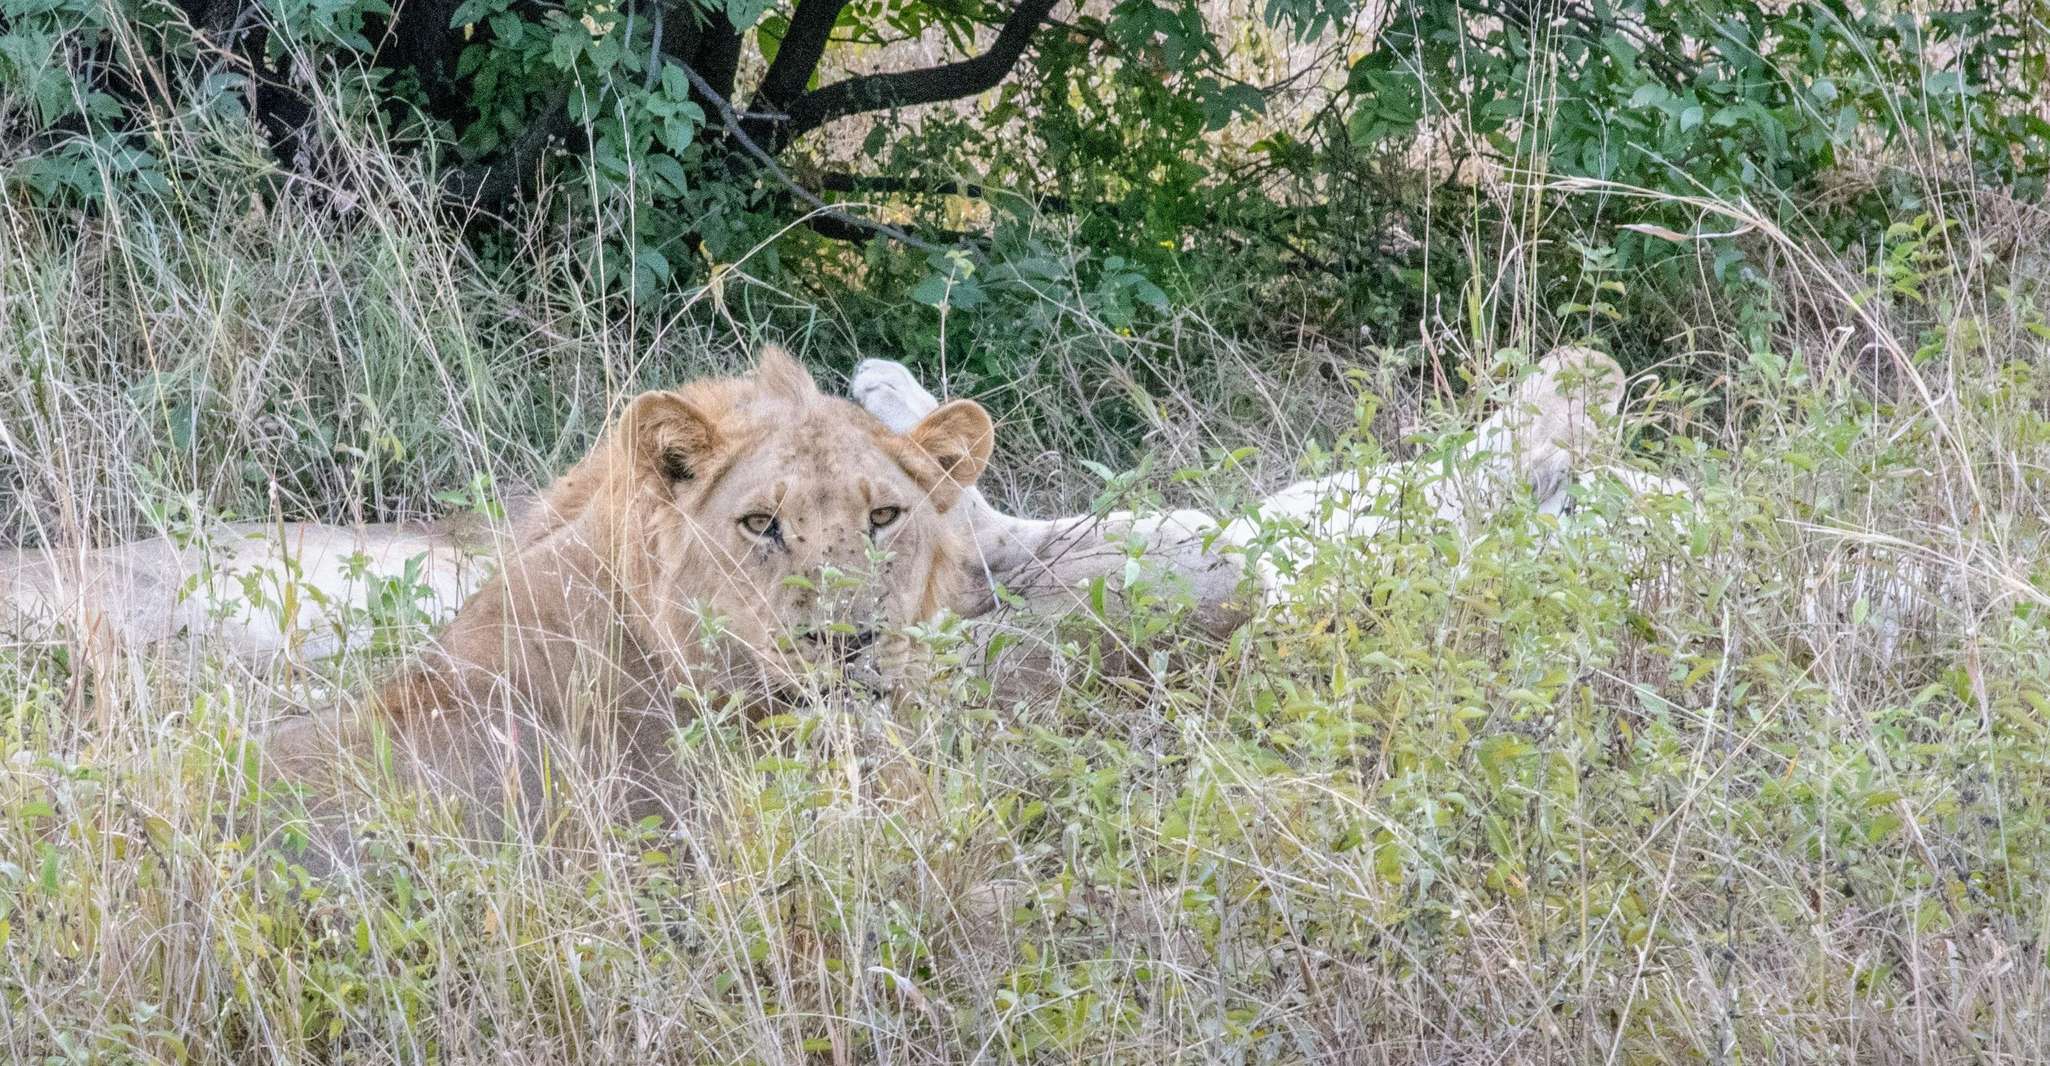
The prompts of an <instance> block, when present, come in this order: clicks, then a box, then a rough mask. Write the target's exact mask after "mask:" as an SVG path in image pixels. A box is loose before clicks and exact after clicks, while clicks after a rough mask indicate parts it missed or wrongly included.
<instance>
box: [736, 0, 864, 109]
mask: <svg viewBox="0 0 2050 1066" xmlns="http://www.w3.org/2000/svg"><path fill="white" fill-rule="evenodd" d="M846 8H847V0H798V4H797V10H796V11H794V12H792V13H791V15H790V29H789V30H788V31H787V32H785V33H784V34H783V43H782V44H780V45H778V46H777V47H776V61H775V62H773V63H770V64H769V72H768V73H767V74H765V75H763V76H762V83H761V84H760V85H759V86H757V87H756V88H755V96H754V103H752V104H750V105H749V106H748V110H750V111H781V110H783V109H784V108H786V107H789V106H790V102H791V101H793V100H795V99H797V97H798V96H799V95H800V94H802V93H803V92H804V87H805V86H806V85H807V84H809V83H810V82H811V75H812V72H813V71H815V70H817V69H818V66H819V57H821V56H823V55H825V54H826V42H827V40H828V39H829V38H831V37H832V34H833V27H834V26H835V25H836V24H838V23H839V21H840V12H841V11H843V10H846Z"/></svg>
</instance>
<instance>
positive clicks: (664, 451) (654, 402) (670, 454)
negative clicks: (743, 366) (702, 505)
mask: <svg viewBox="0 0 2050 1066" xmlns="http://www.w3.org/2000/svg"><path fill="white" fill-rule="evenodd" d="M620 423H621V425H620V429H621V434H620V439H621V441H622V442H623V443H624V444H625V446H626V449H627V453H628V459H629V461H630V462H632V463H633V464H634V465H635V466H636V467H637V468H639V469H640V470H641V471H643V472H645V473H648V474H652V475H654V476H656V477H659V478H661V479H662V480H663V481H665V482H670V483H674V482H678V481H691V480H695V479H696V478H697V477H698V476H699V475H700V474H701V473H703V472H704V471H705V467H706V466H707V465H708V464H709V463H711V461H712V460H713V459H714V457H716V456H717V454H718V453H719V450H720V448H721V447H722V446H723V445H724V443H725V435H724V434H722V433H721V432H720V431H719V424H718V422H717V420H716V419H715V418H714V416H713V415H712V413H711V412H709V411H707V410H705V409H704V408H702V407H700V406H699V405H698V404H695V403H692V402H691V401H690V399H688V398H686V397H685V396H684V395H682V394H679V393H674V392H644V393H642V394H640V395H639V396H636V397H634V400H633V402H632V403H630V404H628V405H627V407H626V413H625V414H624V415H623V416H622V417H621V419H620Z"/></svg>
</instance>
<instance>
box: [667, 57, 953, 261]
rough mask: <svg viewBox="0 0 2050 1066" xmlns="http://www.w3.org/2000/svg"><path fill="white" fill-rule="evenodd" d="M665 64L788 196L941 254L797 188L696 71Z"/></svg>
mask: <svg viewBox="0 0 2050 1066" xmlns="http://www.w3.org/2000/svg"><path fill="white" fill-rule="evenodd" d="M668 61H669V62H671V63H674V64H676V66H677V69H679V70H681V71H683V74H684V76H685V77H687V78H689V79H690V84H691V87H692V88H693V89H696V90H697V91H698V93H699V94H700V95H702V96H704V97H705V98H706V99H708V100H710V101H711V102H712V106H713V107H714V108H716V109H717V110H718V112H719V118H720V120H721V121H723V122H724V123H725V124H726V132H727V134H728V135H729V136H731V137H732V138H733V139H734V141H736V142H738V143H739V145H740V146H741V147H742V148H743V149H745V150H746V151H747V154H749V155H751V156H753V157H754V158H755V161H756V162H758V163H760V164H761V165H762V168H763V169H765V170H767V171H768V172H769V173H770V174H771V175H772V176H774V177H775V179H776V180H777V181H780V182H782V183H783V185H784V187H785V188H787V189H789V190H790V193H791V195H793V196H795V197H797V198H798V199H800V200H802V201H804V202H805V203H807V204H809V205H811V207H812V208H813V209H814V210H816V211H818V212H819V213H820V214H821V215H822V216H823V217H825V218H827V219H831V220H832V221H834V222H838V223H842V224H844V225H847V226H855V227H859V228H861V229H865V230H868V231H870V232H873V233H880V234H882V235H883V236H885V237H888V238H890V239H891V240H893V241H897V242H899V243H901V244H907V245H910V246H911V247H913V248H916V249H918V250H919V251H922V252H941V251H945V250H946V249H944V248H942V247H941V246H939V245H937V244H934V243H932V242H931V241H928V240H923V239H921V238H918V237H914V236H912V235H911V234H909V233H906V232H904V231H903V230H900V229H898V228H897V227H895V226H892V225H890V224H889V223H887V222H877V221H874V220H873V219H866V218H857V217H855V216H853V215H850V214H847V213H845V212H843V211H841V210H840V209H839V208H836V207H834V206H833V205H831V204H829V203H827V202H825V201H824V200H822V199H820V198H819V195H818V194H817V193H815V192H813V191H811V190H810V189H807V188H805V187H804V186H802V185H799V184H798V183H797V180H796V179H795V178H792V177H791V176H790V174H789V172H787V171H785V170H784V169H783V168H782V167H781V166H779V165H778V164H777V163H776V158H775V157H774V156H772V155H770V154H769V153H768V152H767V151H765V150H763V148H762V146H761V145H759V144H756V143H755V142H754V138H752V137H749V136H748V135H747V131H746V130H743V129H741V128H740V118H739V116H737V115H735V114H734V113H733V104H732V103H731V102H729V101H728V100H727V99H726V97H725V96H724V95H722V94H720V93H718V92H716V91H714V90H713V88H712V85H711V83H710V82H708V81H706V80H705V77H704V75H702V74H699V73H698V72H697V71H696V70H694V69H692V67H691V65H690V64H689V63H685V62H683V61H682V60H680V59H674V58H671V59H669V60H668Z"/></svg>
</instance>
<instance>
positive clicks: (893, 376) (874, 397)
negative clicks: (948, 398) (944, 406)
mask: <svg viewBox="0 0 2050 1066" xmlns="http://www.w3.org/2000/svg"><path fill="white" fill-rule="evenodd" d="M847 391H848V393H849V394H851V395H852V396H853V397H854V402H855V403H858V404H860V405H861V406H862V407H863V408H864V409H866V410H867V411H868V413H869V414H872V415H874V416H876V417H877V418H878V419H880V420H882V423H883V425H886V426H888V427H890V428H891V429H892V430H895V431H896V432H898V433H902V432H904V431H905V430H907V429H910V428H911V427H912V426H915V425H917V424H918V423H919V421H920V420H921V419H923V418H924V417H925V416H926V415H929V414H931V413H933V411H934V410H935V409H937V408H938V407H939V405H940V401H939V400H937V399H935V398H934V397H933V394H932V393H930V392H927V391H925V386H923V385H920V384H919V383H918V379H917V378H915V377H913V376H911V371H909V370H907V369H905V368H904V364H902V363H899V362H894V361H892V360H889V359H863V360H862V361H861V362H860V363H858V364H856V365H855V367H854V380H853V381H852V382H851V383H849V385H848V388H847Z"/></svg>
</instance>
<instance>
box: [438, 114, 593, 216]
mask: <svg viewBox="0 0 2050 1066" xmlns="http://www.w3.org/2000/svg"><path fill="white" fill-rule="evenodd" d="M569 128H570V121H569V87H568V86H563V87H562V88H560V89H557V90H555V91H554V92H553V93H550V94H549V95H548V99H547V100H545V101H543V102H542V104H541V111H540V113H539V114H537V115H535V116H534V117H533V119H532V120H531V121H529V122H528V123H527V128H526V129H524V130H521V131H520V135H519V136H518V137H515V138H514V139H513V143H512V146H511V147H510V148H508V149H506V151H505V153H504V154H503V155H502V156H500V157H499V158H498V159H496V160H493V161H489V162H477V163H472V164H470V165H469V166H466V167H457V168H456V169H454V170H451V171H449V172H448V176H447V177H446V178H444V179H442V191H443V195H444V196H446V197H447V198H448V199H449V200H450V201H452V202H454V203H457V204H461V205H464V206H477V207H497V206H498V205H500V204H503V203H505V202H506V201H507V200H510V199H512V198H513V197H514V196H515V195H518V194H519V193H521V192H524V191H526V189H527V188H528V187H529V186H530V185H531V184H532V183H533V181H534V178H535V176H536V175H537V174H538V173H539V167H540V163H541V153H543V152H545V151H547V150H548V142H549V141H552V140H554V139H555V138H557V137H560V136H562V135H563V134H565V133H568V132H569Z"/></svg>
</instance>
